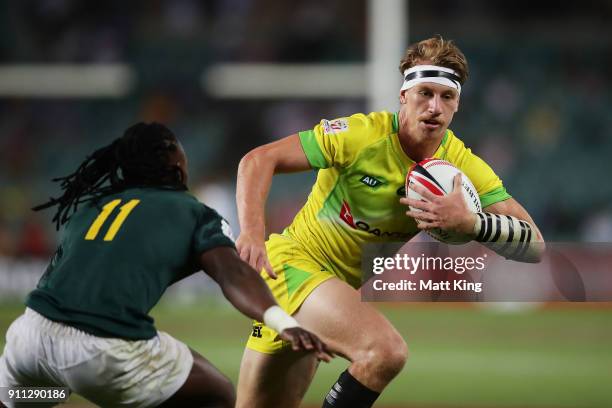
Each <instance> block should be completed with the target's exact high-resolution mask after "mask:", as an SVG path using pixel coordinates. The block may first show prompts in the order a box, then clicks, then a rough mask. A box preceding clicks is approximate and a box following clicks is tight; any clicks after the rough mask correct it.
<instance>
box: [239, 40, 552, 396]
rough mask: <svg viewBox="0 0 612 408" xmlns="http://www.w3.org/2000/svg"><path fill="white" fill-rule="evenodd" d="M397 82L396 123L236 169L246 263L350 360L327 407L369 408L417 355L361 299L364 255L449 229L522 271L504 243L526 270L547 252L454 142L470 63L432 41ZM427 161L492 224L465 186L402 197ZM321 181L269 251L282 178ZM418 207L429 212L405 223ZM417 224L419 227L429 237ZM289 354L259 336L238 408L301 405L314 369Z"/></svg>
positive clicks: (368, 126)
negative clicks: (271, 212)
mask: <svg viewBox="0 0 612 408" xmlns="http://www.w3.org/2000/svg"><path fill="white" fill-rule="evenodd" d="M400 72H402V74H403V75H404V83H403V86H402V88H401V90H400V95H399V99H400V104H401V107H400V110H399V113H397V114H393V113H388V112H374V113H370V114H369V115H363V114H356V115H352V116H350V117H345V118H340V119H336V120H331V121H328V120H322V121H321V122H320V123H319V124H318V125H316V126H315V127H314V129H312V130H307V131H303V132H299V133H297V134H293V135H291V136H288V137H286V138H284V139H282V140H279V141H277V142H274V143H270V144H267V145H264V146H261V147H258V148H256V149H254V150H252V151H251V152H249V153H248V154H247V155H246V156H245V157H244V158H243V159H242V161H241V163H240V166H239V168H238V186H237V206H238V213H239V218H240V226H241V231H242V232H241V235H240V237H239V238H238V241H237V244H236V246H237V249H238V251H239V253H240V256H241V258H242V259H244V260H245V261H247V262H249V263H250V264H251V265H252V266H253V267H254V268H255V269H257V270H261V271H262V275H264V278H265V279H266V282H267V283H268V285H269V287H270V288H271V290H272V292H273V294H274V296H275V297H276V299H277V301H278V302H279V304H280V305H281V307H283V308H284V309H285V310H286V311H287V312H288V313H290V314H293V315H294V317H295V318H296V319H297V321H299V322H300V324H302V325H303V326H304V327H306V328H307V329H309V330H312V331H313V332H314V333H316V334H317V335H318V336H320V337H321V338H322V339H323V340H324V341H325V342H326V343H327V344H328V345H329V347H330V348H331V349H332V350H333V351H334V352H335V353H337V354H339V355H341V356H343V357H345V358H346V359H347V360H349V361H350V366H349V368H348V369H347V370H346V371H345V372H344V373H342V374H341V375H340V378H339V379H338V382H337V383H336V384H334V385H333V387H332V389H331V390H330V392H329V393H328V395H327V396H326V397H325V400H324V401H323V407H336V408H344V407H350V408H360V407H370V406H372V404H373V403H374V401H375V400H376V398H377V397H378V396H379V394H380V393H381V392H382V391H383V389H384V388H385V387H386V386H387V384H389V382H390V381H391V380H392V379H393V378H394V377H395V376H396V375H397V374H398V373H399V372H400V371H401V369H402V367H403V366H404V364H405V362H406V358H407V356H408V349H407V346H406V343H405V342H404V340H403V339H402V337H401V336H400V335H399V334H398V332H397V331H396V330H395V328H393V327H392V325H391V324H390V323H389V321H388V320H387V319H386V318H385V317H384V316H382V315H381V314H380V313H379V312H378V311H377V310H376V309H374V308H373V307H371V306H370V305H368V304H366V303H362V302H361V300H360V295H359V292H358V289H359V286H360V285H361V271H360V262H361V247H362V245H363V244H365V243H368V242H385V241H398V240H404V241H407V240H409V239H410V238H412V237H413V236H414V235H416V234H417V233H418V232H419V231H420V229H423V228H425V229H426V228H434V227H440V228H442V229H446V230H452V231H457V232H462V233H466V234H472V235H471V236H473V237H474V239H476V240H478V241H481V242H485V243H491V244H492V245H493V249H495V248H498V249H497V251H498V252H499V253H500V254H501V255H504V256H506V257H514V258H515V259H516V256H513V255H514V254H515V253H516V252H518V251H514V250H513V251H512V252H509V251H508V248H509V247H511V246H512V245H505V244H506V243H510V244H518V243H520V244H521V245H522V246H526V247H527V249H528V250H527V251H524V253H526V254H529V257H527V258H524V259H519V260H524V261H535V260H537V259H538V256H539V252H538V251H539V250H538V247H540V248H541V247H542V246H541V245H536V243H537V242H541V241H542V237H541V235H540V233H539V231H538V229H537V227H536V226H535V223H534V222H533V220H532V219H531V217H530V216H529V214H528V213H527V212H526V211H525V209H524V208H523V207H522V206H521V205H520V204H519V203H518V202H517V201H516V200H514V199H513V198H511V196H510V195H509V194H508V193H507V192H506V190H505V188H504V186H503V185H502V182H501V180H500V179H499V178H498V177H497V175H496V174H495V173H494V172H493V170H492V169H491V168H490V167H489V166H488V165H487V164H486V163H485V162H484V161H483V160H481V159H480V158H479V157H478V156H476V155H474V154H473V153H472V152H471V150H470V149H468V148H466V147H465V145H464V144H463V142H462V141H461V140H460V139H459V138H458V137H457V136H456V135H455V134H454V133H453V132H452V131H451V130H450V129H448V126H449V124H450V122H451V120H452V118H453V115H454V114H455V112H457V110H458V108H459V97H460V92H461V86H462V85H463V84H464V83H465V80H466V79H467V75H468V67H467V62H466V59H465V57H464V55H463V53H462V52H461V51H460V50H459V49H458V48H457V47H456V46H455V45H454V44H453V43H452V42H450V41H445V40H444V39H442V38H441V37H436V38H430V39H427V40H424V41H421V42H419V43H417V44H414V45H412V46H410V47H409V48H408V50H407V51H406V54H405V56H404V58H403V59H402V61H401V64H400ZM429 157H435V158H440V159H444V160H447V161H449V162H451V163H453V164H454V165H455V166H457V167H458V168H460V169H461V170H463V172H464V173H465V174H466V175H467V176H468V177H469V178H470V180H471V181H472V182H473V183H474V185H475V187H476V189H477V191H478V194H479V196H480V200H481V202H482V207H483V213H478V214H474V213H470V211H469V210H468V209H467V206H466V204H465V202H464V201H463V198H462V195H461V192H460V190H461V189H460V188H458V187H459V186H460V182H461V180H460V178H456V179H455V190H454V192H452V193H450V194H448V195H447V196H443V197H435V196H433V195H432V194H429V193H428V192H427V191H423V190H422V189H415V190H417V192H419V193H421V194H422V195H423V196H424V197H425V198H426V199H427V200H428V201H427V202H418V201H412V200H408V199H406V198H400V197H403V196H404V194H405V192H404V189H403V186H404V180H405V177H406V174H407V172H408V169H409V168H410V166H411V165H412V164H414V163H415V162H418V161H420V160H423V159H425V158H429ZM310 169H317V170H318V175H317V180H316V183H315V184H314V186H313V188H312V192H311V194H310V196H309V197H308V201H307V203H306V204H305V205H304V207H303V208H302V209H301V210H300V212H299V213H298V214H297V215H296V217H295V219H294V220H293V222H292V223H291V225H290V226H289V227H287V228H286V229H285V230H284V231H283V233H282V234H272V235H271V236H270V237H269V239H268V241H267V242H265V243H264V239H265V237H264V234H265V231H264V206H265V202H266V198H267V194H268V191H269V188H270V184H271V180H272V176H273V175H274V174H275V173H282V172H296V171H306V170H310ZM408 204H409V205H411V206H413V207H416V208H418V209H421V210H423V211H422V212H412V211H406V210H407V207H406V205H408ZM415 219H419V220H420V221H422V222H421V223H420V225H419V226H418V227H417V224H416V221H415ZM515 231H516V233H514V232H515ZM519 232H520V233H519ZM495 243H500V245H495ZM521 252H523V251H521ZM264 270H265V272H264ZM286 348H287V345H286V343H285V342H284V341H283V340H282V339H281V338H280V337H279V336H278V334H277V333H275V332H274V331H273V330H271V329H270V328H269V327H267V326H265V325H263V324H261V323H257V322H256V323H255V324H254V327H253V332H252V335H251V337H250V338H249V341H248V343H247V349H246V350H245V354H244V357H243V360H242V365H241V371H240V378H239V382H238V397H237V398H238V402H237V406H238V407H239V408H247V407H248V408H257V407H261V408H269V407H283V408H289V407H297V406H299V403H300V401H301V399H302V397H303V395H304V393H305V392H306V390H307V388H308V386H309V384H310V382H311V380H312V378H313V375H314V373H315V370H316V368H317V361H316V359H315V358H314V357H313V356H312V355H307V354H302V355H300V354H296V353H287V352H285V350H286Z"/></svg>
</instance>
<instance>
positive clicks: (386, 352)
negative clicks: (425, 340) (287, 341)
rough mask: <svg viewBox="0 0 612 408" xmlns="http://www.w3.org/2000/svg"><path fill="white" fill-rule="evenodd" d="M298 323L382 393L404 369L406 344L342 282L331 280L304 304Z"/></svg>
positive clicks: (322, 285)
mask: <svg viewBox="0 0 612 408" xmlns="http://www.w3.org/2000/svg"><path fill="white" fill-rule="evenodd" d="M295 317H296V319H297V320H298V321H299V322H300V323H301V324H302V325H303V326H304V327H305V328H307V329H308V330H312V331H313V332H314V333H316V334H317V335H318V336H319V337H320V338H321V339H322V340H323V341H325V342H326V343H327V345H328V346H329V347H330V349H331V350H332V351H334V352H335V353H337V354H339V355H341V356H344V357H346V358H347V359H348V360H349V361H351V362H352V363H353V364H352V365H351V367H350V372H351V374H352V375H353V376H355V377H356V378H357V379H358V380H359V381H361V382H362V383H363V384H364V385H365V386H367V387H368V388H370V389H372V390H374V391H377V392H380V391H382V390H383V389H384V388H385V386H386V385H387V384H388V383H389V382H390V381H391V380H392V379H393V377H395V375H397V374H398V373H399V371H400V370H401V369H402V367H403V365H404V363H405V361H406V358H407V354H408V350H407V346H406V343H405V342H404V339H403V338H402V337H401V335H400V334H399V333H398V332H397V330H396V329H395V328H394V327H393V326H392V325H391V323H390V322H389V321H388V320H387V318H386V317H384V316H383V315H382V314H381V313H380V312H379V311H378V310H376V309H375V308H373V307H372V306H370V305H369V304H368V303H364V302H362V301H361V295H360V294H359V292H358V291H357V290H355V289H353V288H352V287H351V286H349V285H348V284H346V283H345V282H343V281H341V280H339V279H330V280H329V281H327V282H324V283H323V284H321V285H320V286H319V287H317V289H315V290H314V291H313V292H312V293H311V294H310V296H308V298H306V300H305V301H304V303H303V304H302V306H301V307H300V309H299V310H298V312H297V313H296V314H295Z"/></svg>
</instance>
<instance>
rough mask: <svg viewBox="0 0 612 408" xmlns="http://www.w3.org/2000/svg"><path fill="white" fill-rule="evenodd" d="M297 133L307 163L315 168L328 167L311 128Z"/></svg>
mask: <svg viewBox="0 0 612 408" xmlns="http://www.w3.org/2000/svg"><path fill="white" fill-rule="evenodd" d="M298 135H299V136H300V142H301V143H302V147H303V148H304V153H305V154H306V158H307V159H308V163H310V165H311V166H312V167H313V168H315V169H324V168H326V167H328V166H327V161H326V160H325V156H323V153H322V152H321V148H320V147H319V144H318V143H317V139H316V138H315V134H314V132H313V131H312V130H304V131H302V132H300V133H298Z"/></svg>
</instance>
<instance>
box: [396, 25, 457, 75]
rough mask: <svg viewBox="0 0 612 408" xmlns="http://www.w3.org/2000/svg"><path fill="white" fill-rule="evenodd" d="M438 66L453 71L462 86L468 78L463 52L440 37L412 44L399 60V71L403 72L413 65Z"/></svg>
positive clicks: (449, 41)
mask: <svg viewBox="0 0 612 408" xmlns="http://www.w3.org/2000/svg"><path fill="white" fill-rule="evenodd" d="M422 64H431V65H439V66H441V67H446V68H450V69H452V70H454V71H455V72H456V73H457V75H458V76H459V78H460V79H461V81H460V82H461V84H462V85H463V84H464V83H465V81H466V80H467V77H468V63H467V60H466V59H465V55H463V52H461V50H460V49H459V48H458V47H457V46H456V45H455V44H454V43H453V42H452V41H451V40H445V39H444V38H442V36H441V35H436V36H435V37H432V38H428V39H426V40H423V41H420V42H418V43H415V44H412V45H411V46H410V47H408V49H407V50H406V53H405V54H404V58H402V59H401V61H400V65H399V70H400V73H401V74H402V75H403V74H404V71H405V70H407V69H409V68H412V67H414V66H415V65H422Z"/></svg>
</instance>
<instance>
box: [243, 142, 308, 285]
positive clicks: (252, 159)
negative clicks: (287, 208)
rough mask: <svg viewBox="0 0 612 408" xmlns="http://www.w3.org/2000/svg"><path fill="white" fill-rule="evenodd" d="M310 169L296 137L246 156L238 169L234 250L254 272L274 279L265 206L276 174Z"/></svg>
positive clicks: (263, 147) (261, 147)
mask: <svg viewBox="0 0 612 408" xmlns="http://www.w3.org/2000/svg"><path fill="white" fill-rule="evenodd" d="M309 169H310V164H309V163H308V159H307V158H306V154H305V153H304V150H303V149H302V144H301V143H300V138H299V136H298V135H297V134H294V135H291V136H287V137H286V138H284V139H281V140H278V141H276V142H273V143H268V144H266V145H263V146H259V147H257V148H255V149H253V150H251V151H250V152H248V153H247V154H246V155H245V156H244V157H243V158H242V160H240V164H239V165H238V179H237V182H236V206H237V207H238V219H239V222H240V236H239V237H238V240H237V241H236V248H237V249H238V253H239V254H240V257H241V258H242V259H243V260H244V261H245V262H248V264H249V265H251V266H252V267H253V268H255V269H256V270H257V271H261V269H262V268H265V269H266V271H267V273H268V275H269V276H270V277H272V278H276V274H275V273H274V271H273V270H272V266H271V265H270V262H269V260H268V256H267V254H266V247H265V217H264V213H265V206H266V200H267V198H268V193H269V191H270V185H271V184H272V176H273V175H274V174H276V173H291V172H298V171H305V170H309Z"/></svg>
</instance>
